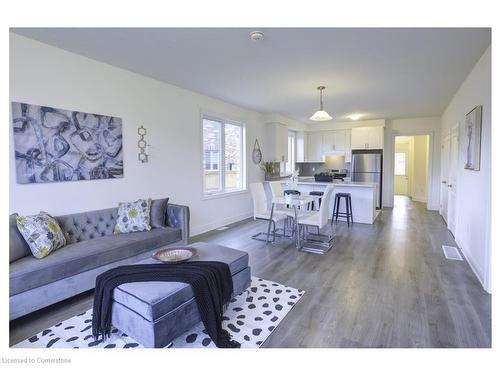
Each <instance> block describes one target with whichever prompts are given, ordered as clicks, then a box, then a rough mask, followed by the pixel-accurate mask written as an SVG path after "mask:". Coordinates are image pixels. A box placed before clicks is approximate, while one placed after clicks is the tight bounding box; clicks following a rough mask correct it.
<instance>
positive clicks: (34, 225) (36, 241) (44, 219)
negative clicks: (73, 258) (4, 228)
mask: <svg viewBox="0 0 500 375" xmlns="http://www.w3.org/2000/svg"><path fill="white" fill-rule="evenodd" d="M16 222H17V228H18V229H19V232H21V234H22V236H23V238H24V239H25V240H26V242H27V243H28V245H29V247H30V250H31V253H32V254H33V256H34V257H35V258H38V259H42V258H45V257H46V256H47V255H49V254H50V253H51V252H52V251H54V250H56V249H59V248H60V247H63V246H64V245H66V238H65V237H64V233H63V231H62V230H61V228H60V227H59V224H58V223H57V221H56V219H54V218H53V217H52V216H50V215H49V214H48V213H46V212H40V213H39V214H38V215H33V216H21V215H18V216H17V219H16Z"/></svg>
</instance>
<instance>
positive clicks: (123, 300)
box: [113, 242, 248, 321]
mask: <svg viewBox="0 0 500 375" xmlns="http://www.w3.org/2000/svg"><path fill="white" fill-rule="evenodd" d="M189 246H190V247H194V248H195V249H196V250H197V255H196V256H195V257H193V258H192V260H193V261H200V260H210V261H219V262H224V263H227V264H228V265H229V270H230V271H231V275H235V274H237V273H239V272H240V271H242V270H244V269H245V268H247V267H248V254H247V253H246V252H244V251H240V250H235V249H232V248H229V247H225V246H220V245H215V244H209V243H204V242H197V243H194V244H192V245H189ZM150 263H158V261H156V260H154V259H145V260H143V261H141V262H138V263H136V264H150ZM193 297H194V294H193V289H192V288H191V286H190V285H189V284H186V283H177V282H167V281H150V282H136V283H127V284H122V285H120V286H119V287H117V288H115V290H114V291H113V299H114V300H115V301H116V302H118V303H120V304H122V305H124V306H127V307H128V308H129V309H131V310H133V311H135V312H136V313H138V314H139V315H141V316H142V317H144V318H145V319H147V320H149V321H154V320H156V319H157V318H159V317H161V316H163V315H165V314H166V313H168V312H169V311H171V310H173V309H175V308H177V307H178V306H180V305H181V304H183V303H184V302H186V301H188V300H190V299H191V298H193Z"/></svg>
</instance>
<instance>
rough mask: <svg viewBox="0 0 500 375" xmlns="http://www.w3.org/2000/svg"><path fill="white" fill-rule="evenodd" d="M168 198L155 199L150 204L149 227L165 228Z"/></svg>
mask: <svg viewBox="0 0 500 375" xmlns="http://www.w3.org/2000/svg"><path fill="white" fill-rule="evenodd" d="M167 206H168V198H165V199H155V200H154V201H153V202H152V203H151V227H152V228H165V227H166V226H167Z"/></svg>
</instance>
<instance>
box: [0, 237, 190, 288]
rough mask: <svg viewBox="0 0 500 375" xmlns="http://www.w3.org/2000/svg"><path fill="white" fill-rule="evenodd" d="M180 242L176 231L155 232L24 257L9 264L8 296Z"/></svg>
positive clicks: (79, 243)
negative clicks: (41, 256)
mask: <svg viewBox="0 0 500 375" xmlns="http://www.w3.org/2000/svg"><path fill="white" fill-rule="evenodd" d="M180 239H181V231H180V230H179V229H173V228H158V229H153V230H151V231H149V232H136V233H127V234H120V235H115V236H104V237H100V238H96V239H93V240H88V241H82V242H78V243H74V244H71V245H68V246H65V247H63V248H61V249H59V250H56V251H55V252H53V253H52V254H50V255H49V256H48V257H46V258H43V259H35V258H33V257H25V258H22V259H19V260H18V261H16V262H14V263H11V264H10V285H9V293H10V295H11V296H12V295H15V294H18V293H21V292H23V291H26V290H29V289H32V288H36V287H39V286H42V285H45V284H48V283H51V282H54V281H57V280H61V279H64V278H66V277H69V276H73V275H76V274H78V273H81V272H85V271H88V270H91V269H93V268H96V267H98V266H102V265H105V264H108V263H113V262H116V261H118V260H122V259H126V258H129V257H131V256H134V255H136V254H139V253H142V252H145V251H148V250H154V249H156V248H159V247H162V246H166V245H168V244H170V243H173V242H176V241H179V240H180Z"/></svg>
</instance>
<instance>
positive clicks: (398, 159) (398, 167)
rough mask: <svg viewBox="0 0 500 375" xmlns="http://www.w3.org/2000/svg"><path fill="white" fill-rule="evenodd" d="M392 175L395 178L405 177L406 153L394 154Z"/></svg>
mask: <svg viewBox="0 0 500 375" xmlns="http://www.w3.org/2000/svg"><path fill="white" fill-rule="evenodd" d="M394 174H395V175H396V176H406V152H396V153H395V154H394Z"/></svg>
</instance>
